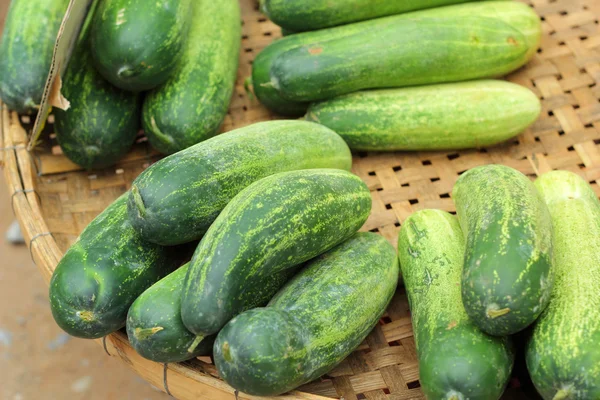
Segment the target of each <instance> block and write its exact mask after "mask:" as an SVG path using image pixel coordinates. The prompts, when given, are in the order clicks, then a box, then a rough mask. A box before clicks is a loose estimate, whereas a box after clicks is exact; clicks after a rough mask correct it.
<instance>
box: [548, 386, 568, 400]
mask: <svg viewBox="0 0 600 400" xmlns="http://www.w3.org/2000/svg"><path fill="white" fill-rule="evenodd" d="M569 396H571V391H570V390H566V389H560V390H559V391H558V392H556V394H555V395H554V397H553V398H552V400H565V399H568V398H569Z"/></svg>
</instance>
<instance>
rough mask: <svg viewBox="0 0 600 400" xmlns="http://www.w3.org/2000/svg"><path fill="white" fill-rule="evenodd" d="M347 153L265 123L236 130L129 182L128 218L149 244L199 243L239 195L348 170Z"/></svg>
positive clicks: (337, 142) (332, 140) (330, 135)
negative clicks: (311, 174) (267, 181)
mask: <svg viewBox="0 0 600 400" xmlns="http://www.w3.org/2000/svg"><path fill="white" fill-rule="evenodd" d="M351 165H352V156H351V154H350V150H349V149H348V146H347V145H346V144H345V143H344V141H343V140H342V138H340V137H339V136H338V135H337V134H336V133H335V132H333V131H331V130H330V129H328V128H326V127H324V126H321V125H317V124H314V123H312V122H304V121H268V122H261V123H257V124H254V125H251V126H248V127H244V128H241V129H237V130H234V131H231V132H228V133H225V134H222V135H219V136H217V137H214V138H212V139H209V140H207V141H206V142H203V143H199V144H197V145H195V146H193V147H190V148H189V149H187V150H183V151H181V152H179V153H177V154H173V155H171V156H169V157H166V158H164V159H162V160H160V161H159V162H157V163H155V164H153V165H152V166H150V168H148V169H147V170H145V171H144V172H142V174H141V175H140V176H139V177H138V178H137V179H136V180H135V181H134V182H133V185H132V190H131V194H130V197H129V218H130V220H131V223H132V224H133V226H134V227H135V228H136V229H137V230H138V231H139V232H140V234H141V235H142V236H143V237H144V238H145V239H146V240H148V241H151V242H155V243H159V244H163V245H173V244H179V243H185V242H189V241H192V240H196V239H200V238H201V237H202V235H203V234H204V232H206V230H207V229H208V227H209V226H210V224H211V223H212V222H213V221H214V219H215V218H217V215H219V212H220V211H221V210H222V209H223V208H224V207H225V206H226V205H227V203H228V202H229V200H231V199H232V198H233V197H234V196H235V195H236V194H238V193H239V192H240V191H241V190H242V189H244V188H245V187H246V186H248V185H250V184H251V183H252V182H254V181H256V180H258V179H261V178H264V177H265V176H268V175H271V174H274V173H277V172H283V171H291V170H296V169H307V168H338V169H346V170H350V166H351Z"/></svg>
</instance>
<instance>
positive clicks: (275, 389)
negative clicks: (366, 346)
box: [214, 232, 399, 396]
mask: <svg viewBox="0 0 600 400" xmlns="http://www.w3.org/2000/svg"><path fill="white" fill-rule="evenodd" d="M398 273H399V269H398V261H397V257H396V252H395V250H394V248H393V247H392V246H391V245H390V244H389V243H388V242H387V240H385V239H384V238H383V237H381V236H379V235H376V234H374V233H369V232H366V233H358V234H356V235H355V236H354V237H352V238H351V239H349V240H347V241H346V242H344V243H342V244H340V245H339V246H337V247H335V248H334V249H332V250H330V251H329V252H327V253H325V254H323V255H322V256H320V257H318V258H316V259H314V260H312V261H310V262H309V263H308V265H306V267H305V268H304V269H303V270H302V271H301V272H300V273H299V274H298V275H297V276H296V277H295V278H294V279H293V280H292V281H291V282H289V283H288V284H287V285H286V286H285V287H284V288H283V289H281V290H280V291H279V292H278V293H277V295H276V296H275V297H274V298H273V300H271V302H270V303H269V304H268V306H267V307H266V308H258V309H254V310H250V311H247V312H245V313H243V314H241V315H239V316H237V317H236V318H234V319H232V320H231V321H230V322H229V323H228V324H227V325H226V326H225V327H224V328H223V329H222V330H221V332H220V333H219V335H218V336H217V340H216V341H215V345H214V360H215V364H216V366H217V369H218V371H219V375H220V376H221V377H222V378H223V379H224V380H225V381H226V382H227V383H229V384H230V385H231V386H233V387H234V388H235V389H237V390H240V391H242V392H244V393H248V394H251V395H259V396H274V395H278V394H281V393H285V392H287V391H289V390H292V389H294V388H296V387H298V386H300V385H302V384H304V383H307V382H310V381H312V380H313V379H316V378H318V377H319V376H321V375H323V374H325V373H327V372H328V371H329V370H331V369H332V368H333V367H334V366H335V365H337V364H338V363H340V362H341V361H342V360H343V359H344V358H345V357H346V356H348V355H349V354H350V353H351V352H352V351H353V350H354V349H355V348H356V347H357V346H358V345H359V344H360V343H361V342H362V341H363V340H364V339H365V337H366V336H367V335H368V334H369V332H370V331H371V329H373V327H374V326H375V325H376V324H377V321H378V320H379V318H380V317H381V316H382V315H383V313H384V311H385V309H386V307H387V305H388V304H389V302H390V300H391V299H392V296H393V295H394V292H395V290H396V286H397V284H398Z"/></svg>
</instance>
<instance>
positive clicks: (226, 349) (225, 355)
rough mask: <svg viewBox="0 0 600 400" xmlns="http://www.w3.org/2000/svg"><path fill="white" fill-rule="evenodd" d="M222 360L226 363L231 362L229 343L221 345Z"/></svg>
mask: <svg viewBox="0 0 600 400" xmlns="http://www.w3.org/2000/svg"><path fill="white" fill-rule="evenodd" d="M223 358H224V359H225V361H227V362H231V352H230V351H229V342H225V343H223Z"/></svg>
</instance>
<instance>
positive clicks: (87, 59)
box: [54, 40, 141, 169]
mask: <svg viewBox="0 0 600 400" xmlns="http://www.w3.org/2000/svg"><path fill="white" fill-rule="evenodd" d="M88 43H89V42H88V41H87V40H84V41H82V42H81V43H80V44H79V48H77V49H76V50H75V52H74V54H73V57H72V59H71V61H70V62H69V66H68V67H67V70H66V72H65V76H64V78H63V84H62V89H61V93H62V95H63V96H64V97H65V98H66V99H67V100H69V102H70V103H71V105H70V107H69V109H68V110H66V111H63V110H60V109H56V110H55V112H54V116H55V124H54V127H55V129H56V138H57V139H58V143H59V144H60V147H61V148H62V151H63V153H64V154H65V155H66V156H67V157H68V158H69V159H70V160H71V161H73V162H74V163H75V164H77V165H80V166H82V167H83V168H86V169H92V168H104V167H108V166H110V165H113V164H115V163H116V162H117V161H119V159H120V158H121V157H123V156H124V155H125V154H126V153H127V152H128V151H129V149H130V148H131V146H132V145H133V142H134V141H135V138H136V136H137V134H138V131H139V129H140V120H139V118H140V106H141V102H140V96H139V95H137V94H133V93H129V92H125V91H123V90H120V89H117V88H115V87H114V86H112V85H110V84H109V83H108V82H106V81H105V80H104V79H103V78H102V76H100V74H99V73H98V72H97V71H96V69H95V68H94V66H93V62H92V56H91V54H90V50H89V47H88Z"/></svg>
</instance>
